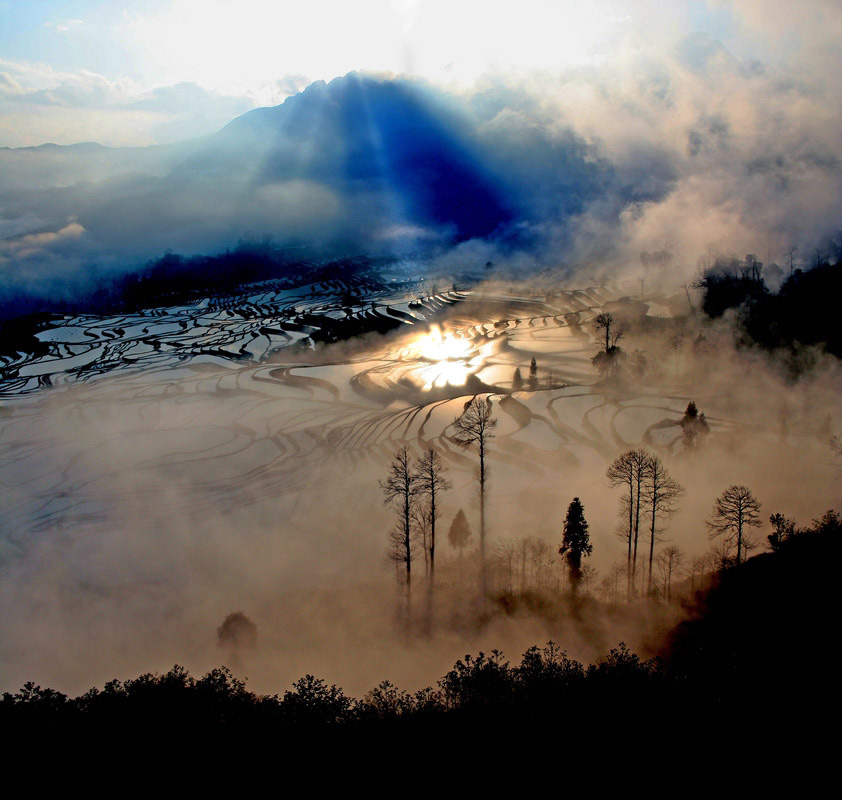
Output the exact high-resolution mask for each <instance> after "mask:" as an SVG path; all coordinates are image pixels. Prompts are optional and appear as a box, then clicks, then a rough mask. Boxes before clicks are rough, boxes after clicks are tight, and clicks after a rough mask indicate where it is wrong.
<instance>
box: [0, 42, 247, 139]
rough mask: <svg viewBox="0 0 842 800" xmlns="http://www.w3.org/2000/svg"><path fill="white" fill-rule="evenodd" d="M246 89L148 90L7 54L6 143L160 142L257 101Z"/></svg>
mask: <svg viewBox="0 0 842 800" xmlns="http://www.w3.org/2000/svg"><path fill="white" fill-rule="evenodd" d="M254 106H255V101H254V99H253V98H252V97H247V96H245V95H226V94H222V93H218V92H209V91H207V90H205V89H203V88H202V87H200V86H198V85H197V84H195V83H190V82H182V83H178V84H174V85H172V86H158V87H156V88H154V89H151V90H148V91H147V90H144V89H142V88H141V87H140V86H138V85H137V84H136V83H134V82H133V81H132V80H130V79H126V78H121V79H117V80H111V79H108V78H106V77H105V76H103V75H100V74H97V73H95V72H91V71H88V70H78V71H76V72H59V71H56V70H53V69H52V68H51V67H49V66H47V65H43V64H26V63H19V62H12V61H5V60H2V59H0V143H2V144H4V145H7V146H13V147H18V146H26V145H38V144H43V143H44V142H45V141H50V142H56V143H58V144H73V143H75V142H79V141H91V140H96V141H98V142H99V143H101V144H108V145H116V146H121V145H135V144H141V145H146V144H155V143H160V142H171V141H177V140H184V139H190V138H194V137H196V136H200V135H203V134H207V133H212V132H213V131H215V130H218V129H219V128H221V127H222V126H223V125H225V124H226V123H227V122H229V121H230V120H231V119H232V118H233V117H235V116H237V115H239V114H242V113H243V112H245V111H248V110H249V109H251V108H253V107H254Z"/></svg>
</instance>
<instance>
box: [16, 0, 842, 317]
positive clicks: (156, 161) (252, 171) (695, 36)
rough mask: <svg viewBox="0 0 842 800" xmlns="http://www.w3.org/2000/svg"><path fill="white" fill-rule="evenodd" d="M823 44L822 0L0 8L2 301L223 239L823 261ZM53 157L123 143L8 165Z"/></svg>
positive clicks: (496, 256)
mask: <svg viewBox="0 0 842 800" xmlns="http://www.w3.org/2000/svg"><path fill="white" fill-rule="evenodd" d="M840 41H842V5H840V3H839V2H838V0H811V2H806V3H802V4H800V5H798V7H797V8H795V7H793V6H792V5H791V4H790V3H787V2H777V0H707V2H704V1H694V0H677V2H671V3H665V2H656V0H636V1H635V2H631V1H630V0H591V1H590V2H576V0H556V2H549V1H548V0H521V1H520V2H517V3H513V2H490V0H485V1H484V2H475V1H474V0H461V1H460V2H453V1H452V0H451V2H439V0H360V2H354V3H348V2H334V1H333V0H313V1H312V2H308V3H303V4H302V3H287V2H261V0H239V2H237V3H230V2H219V1H217V0H201V1H200V0H148V1H147V2H134V3H116V2H95V1H94V0H76V1H75V2H58V1H54V0H43V1H42V2H36V1H34V2H12V1H11V0H0V269H2V278H3V279H2V281H0V306H3V305H4V304H5V305H7V306H9V308H10V309H12V311H17V310H20V309H21V308H23V306H22V305H21V304H20V303H19V302H18V299H19V297H21V296H23V295H26V296H27V297H30V300H31V302H30V300H28V301H27V303H29V305H27V306H26V307H27V308H28V307H29V306H31V305H32V303H35V304H36V305H37V304H39V303H40V302H41V300H40V299H38V298H45V297H65V296H73V295H76V296H79V295H80V294H81V295H83V294H84V293H85V292H86V291H89V290H90V289H91V287H92V286H95V285H96V284H97V282H98V281H99V277H98V276H99V273H98V272H96V271H95V270H94V267H96V269H104V270H114V271H125V270H130V269H135V268H138V267H139V266H140V265H142V264H144V263H146V262H147V261H148V260H149V259H152V258H155V257H158V256H160V255H162V254H163V253H164V252H166V251H167V250H170V249H172V250H175V251H177V252H180V253H184V254H192V253H213V252H219V251H220V250H224V249H225V248H227V247H232V246H235V245H236V244H237V242H238V241H239V240H240V239H242V238H246V239H261V238H265V237H271V238H273V239H274V241H275V242H278V243H280V244H291V243H296V244H297V243H300V242H308V243H311V244H312V243H319V244H320V246H321V245H324V246H325V247H326V248H330V247H334V248H338V250H339V251H340V252H347V251H348V248H349V247H350V248H351V249H354V250H356V251H358V252H371V251H372V250H376V249H378V248H381V247H384V246H386V245H384V244H383V243H384V242H386V243H387V245H388V246H389V247H391V244H389V243H390V242H391V241H392V239H391V238H390V237H392V236H393V234H394V232H396V231H397V232H406V231H411V232H413V234H412V235H413V236H414V237H416V238H415V240H413V241H410V242H409V244H407V247H410V246H412V247H414V246H415V245H416V243H417V241H420V242H424V243H430V242H438V243H440V244H441V247H442V249H447V248H450V247H453V246H455V250H454V251H453V252H447V254H446V255H447V263H448V264H450V265H452V266H453V268H454V269H457V268H462V267H465V266H472V265H476V264H477V263H480V264H483V263H485V262H486V261H489V260H491V261H494V262H495V263H500V262H501V261H508V262H509V263H524V264H536V263H537V264H541V265H547V264H558V263H564V264H572V265H577V264H586V265H593V264H598V265H602V267H604V268H605V269H606V270H608V271H610V270H616V269H625V268H627V267H628V266H629V265H632V266H634V265H635V264H636V265H637V266H638V267H639V265H640V260H639V256H640V254H641V253H644V252H646V253H650V252H653V251H658V250H664V249H668V250H670V251H671V253H672V254H673V256H674V258H673V261H672V264H673V266H674V268H676V269H678V268H680V269H681V270H683V273H682V275H681V276H680V277H681V279H682V280H685V281H686V280H690V281H692V280H694V279H695V278H696V277H698V276H697V274H696V273H697V267H698V259H699V258H700V257H701V256H702V255H703V254H707V257H708V258H709V257H710V256H711V254H717V253H720V254H726V255H731V254H738V255H740V256H741V257H744V255H745V254H747V253H756V254H759V255H760V256H761V257H762V256H765V260H767V261H769V260H771V261H777V262H778V263H783V259H784V258H785V255H784V254H785V253H786V252H788V251H789V250H790V249H791V248H792V247H797V248H798V251H799V256H798V257H799V259H800V262H801V263H802V264H808V263H809V261H810V257H811V255H810V254H811V253H812V252H813V251H814V249H815V248H820V249H821V250H823V251H824V252H826V253H828V254H829V255H830V256H831V257H832V258H836V257H838V254H839V253H842V225H840V221H839V212H838V209H839V208H840V206H842V141H841V140H840V138H839V134H838V132H839V130H841V129H842V48H840V47H839V44H838V43H839V42H840ZM352 71H353V72H354V73H355V74H356V73H357V72H358V73H359V74H360V75H362V76H363V77H364V78H365V80H363V81H357V84H355V85H356V88H354V86H352V85H351V84H353V83H354V81H355V80H357V79H356V78H351V79H348V80H346V81H345V83H343V82H342V80H341V79H340V77H339V76H346V75H348V74H349V73H352ZM319 81H325V82H327V83H328V87H329V88H327V89H325V90H323V89H322V88H320V87H323V86H324V84H320V83H318V82H319ZM331 81H333V82H332V83H331ZM348 81H350V83H349V82H348ZM366 81H368V83H366ZM372 81H374V83H372ZM306 87H310V88H306ZM299 100H300V102H299ZM282 102H283V103H284V106H283V108H282V109H281V111H279V112H278V113H277V114H275V115H274V116H272V115H271V114H270V115H266V114H263V115H262V116H261V113H262V112H257V111H256V109H257V108H258V107H261V106H277V105H278V104H280V103H282ZM396 102H397V103H398V106H395V105H394V103H396ZM296 104H297V105H296ZM398 107H400V109H401V112H400V114H396V113H395V109H396V108H398ZM296 109H297V110H296ZM249 111H252V114H250V115H247V117H246V118H245V119H246V122H243V121H242V119H241V120H240V121H239V122H238V123H237V125H239V127H236V125H235V127H234V128H230V129H228V133H227V134H226V133H225V132H223V133H222V134H220V135H216V134H215V132H217V131H220V130H221V129H223V128H224V127H225V126H226V125H228V124H229V123H231V121H232V120H234V119H235V118H237V117H239V116H240V115H243V114H244V113H246V112H249ZM281 112H282V113H281ZM273 113H274V112H273ZM401 126H403V128H401ZM235 129H236V131H237V133H236V135H234V134H233V133H232V131H233V130H235ZM226 136H227V137H228V138H226ZM202 137H206V138H202ZM49 142H52V143H57V144H60V145H69V144H73V143H79V142H96V143H99V144H101V145H107V146H111V147H118V149H117V150H113V151H102V150H99V151H94V150H91V149H90V148H89V149H87V150H80V149H76V150H74V151H72V152H67V151H61V152H59V151H56V150H43V149H42V150H40V151H34V150H27V151H25V150H4V149H2V148H4V147H6V148H21V147H26V146H33V145H42V144H44V143H49ZM180 143H184V144H183V146H182V144H180ZM146 145H165V146H164V147H157V148H152V147H150V148H147V149H144V150H130V149H129V147H128V146H131V147H138V146H146ZM179 148H180V149H179ZM431 158H432V159H433V160H437V161H438V163H437V164H436V166H435V169H436V170H438V172H437V178H436V180H435V181H426V182H425V170H426V169H427V168H428V167H429V166H430V164H431V163H432V162H431V161H430V159H431ZM477 187H479V189H480V194H481V196H480V195H477V196H475V197H470V192H472V191H474V190H475V189H476V188H477ZM456 190H458V191H463V192H465V194H463V195H458V194H454V191H456ZM477 201H479V204H478V203H477ZM471 204H473V206H474V208H480V207H481V206H482V207H485V208H490V209H493V210H494V214H492V215H491V216H490V217H488V216H487V215H485V216H486V217H487V219H486V220H485V221H486V222H487V223H488V224H487V225H479V224H476V220H474V221H473V222H472V221H471V220H469V219H467V217H466V215H465V213H464V209H465V208H470V207H471ZM480 216H483V214H480ZM349 236H352V238H353V237H356V238H354V240H353V241H349ZM471 237H473V238H472V239H471ZM404 238H406V237H404ZM466 239H471V241H466ZM425 246H426V245H425ZM32 298H35V299H32ZM2 313H6V312H2ZM9 313H12V312H11V311H10V312H9Z"/></svg>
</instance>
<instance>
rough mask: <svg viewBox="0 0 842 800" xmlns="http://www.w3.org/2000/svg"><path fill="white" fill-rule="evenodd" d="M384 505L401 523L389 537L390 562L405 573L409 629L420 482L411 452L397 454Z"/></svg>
mask: <svg viewBox="0 0 842 800" xmlns="http://www.w3.org/2000/svg"><path fill="white" fill-rule="evenodd" d="M379 483H380V488H381V490H382V491H383V504H384V505H389V506H392V507H393V508H395V510H396V512H397V515H398V520H399V521H398V523H397V524H396V525H395V527H394V528H393V529H392V531H391V532H390V534H389V538H390V548H389V558H390V559H391V560H392V561H394V562H396V563H397V564H399V565H400V566H401V567H402V569H404V570H405V584H404V585H405V591H406V625H407V627H408V626H409V625H410V624H411V620H412V561H413V558H414V556H415V553H414V549H413V537H412V512H413V509H414V507H415V504H416V500H417V492H418V478H417V477H416V475H415V473H414V472H413V471H412V467H411V465H410V461H409V450H407V448H406V447H402V448H401V449H400V450H398V452H397V453H395V457H394V459H393V460H392V463H391V464H390V465H389V472H388V474H387V476H386V480H385V481H380V482H379Z"/></svg>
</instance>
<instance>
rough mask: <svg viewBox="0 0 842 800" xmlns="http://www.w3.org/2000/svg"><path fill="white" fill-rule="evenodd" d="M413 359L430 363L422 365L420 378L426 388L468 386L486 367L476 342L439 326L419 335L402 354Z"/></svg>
mask: <svg viewBox="0 0 842 800" xmlns="http://www.w3.org/2000/svg"><path fill="white" fill-rule="evenodd" d="M401 357H402V358H405V359H409V360H416V359H417V360H420V361H426V362H429V363H428V364H426V365H422V366H421V368H420V370H419V372H418V376H419V378H420V379H421V381H422V382H423V388H424V389H425V390H430V389H432V388H433V387H442V386H448V385H449V386H464V385H465V383H466V382H467V380H468V378H469V377H470V375H472V374H473V373H475V372H476V371H477V370H479V369H480V368H481V367H482V361H483V359H482V355H481V354H479V353H478V351H477V347H476V344H475V342H474V341H473V340H472V339H470V338H468V337H463V336H460V335H458V334H456V333H446V332H444V331H442V330H441V328H440V327H439V326H438V325H433V326H432V327H431V328H430V332H429V333H426V334H424V335H423V336H419V337H418V338H417V339H416V340H415V341H414V342H412V344H411V345H409V347H407V348H405V349H404V350H403V351H402V352H401Z"/></svg>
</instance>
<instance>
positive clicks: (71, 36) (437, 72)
mask: <svg viewBox="0 0 842 800" xmlns="http://www.w3.org/2000/svg"><path fill="white" fill-rule="evenodd" d="M780 5H781V6H783V5H784V4H783V3H782V4H780ZM815 5H821V4H820V3H819V4H815ZM799 13H801V14H804V15H805V16H810V12H809V11H807V12H804V11H800V12H799ZM775 16H776V14H775V13H774V12H773V13H771V14H762V15H759V14H758V13H757V10H756V8H755V7H754V6H753V5H752V4H747V5H746V6H745V8H742V9H739V10H738V9H736V8H735V7H734V6H732V5H731V4H730V3H714V2H710V3H705V2H690V3H687V2H684V3H681V2H679V3H653V2H646V0H644V1H643V2H606V0H591V1H590V2H558V1H556V2H551V1H550V0H522V2H518V3H512V2H493V1H491V2H490V1H489V0H482V2H477V1H476V0H457V2H441V1H440V0H360V1H359V2H354V3H348V2H343V0H312V2H308V3H299V2H294V3H291V2H277V1H276V0H272V1H267V0H241V1H240V2H237V3H230V2H225V1H224V0H147V1H146V2H124V3H120V2H99V1H98V0H73V1H71V2H66V1H62V0H34V1H33V2H21V0H0V146H3V145H5V146H10V147H16V146H22V145H37V144H42V143H44V142H47V141H51V142H56V143H59V144H70V143H73V142H77V141H88V140H91V141H97V142H99V143H102V144H107V145H129V144H132V145H135V144H150V143H156V142H165V141H174V140H178V139H183V138H187V137H190V136H195V135H200V134H203V133H209V132H211V131H213V130H216V129H218V128H219V127H221V126H222V125H223V124H224V123H225V122H227V121H228V120H230V119H231V118H232V117H233V116H235V115H237V114H239V113H242V112H243V111H245V110H248V109H249V108H252V107H254V106H257V105H273V104H277V103H279V102H281V101H282V100H283V99H284V97H286V96H287V95H289V94H291V93H294V92H295V91H297V90H300V89H301V88H303V87H304V86H305V85H306V84H307V83H309V82H311V81H313V80H319V79H321V80H330V79H331V78H333V77H336V76H338V75H343V74H345V73H347V72H349V71H351V70H368V71H376V72H386V73H392V74H396V75H414V76H421V77H424V78H426V79H429V80H431V81H435V82H437V83H439V84H442V85H460V86H467V85H471V84H472V83H473V82H475V81H476V80H477V79H478V78H479V77H480V76H482V75H484V74H487V73H497V74H499V73H503V74H512V73H517V72H525V71H533V70H540V71H549V72H560V71H562V70H569V69H572V68H584V67H598V66H600V65H605V64H606V63H616V62H619V61H621V60H623V59H625V58H628V57H629V56H630V55H634V53H635V52H644V51H648V50H650V49H657V48H660V47H663V46H667V47H668V46H669V45H670V44H671V43H672V44H674V43H675V42H676V41H678V39H680V37H681V36H683V35H684V34H685V33H686V32H688V31H695V32H701V33H704V34H706V35H708V36H710V37H712V38H713V39H715V40H717V41H720V42H722V43H723V45H724V46H725V47H727V48H730V49H731V50H734V51H736V52H737V55H738V56H739V57H740V58H749V59H751V58H755V57H759V56H761V55H762V54H763V52H764V51H765V49H766V48H767V47H768V45H769V41H770V36H772V37H774V38H775V41H776V48H778V49H781V48H783V49H790V50H793V51H797V50H798V41H797V38H798V35H797V34H794V38H793V37H789V36H788V35H784V36H783V37H781V36H779V35H778V33H779V32H778V31H776V30H775V29H774V25H773V24H771V22H770V19H769V17H772V18H774V17H775Z"/></svg>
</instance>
